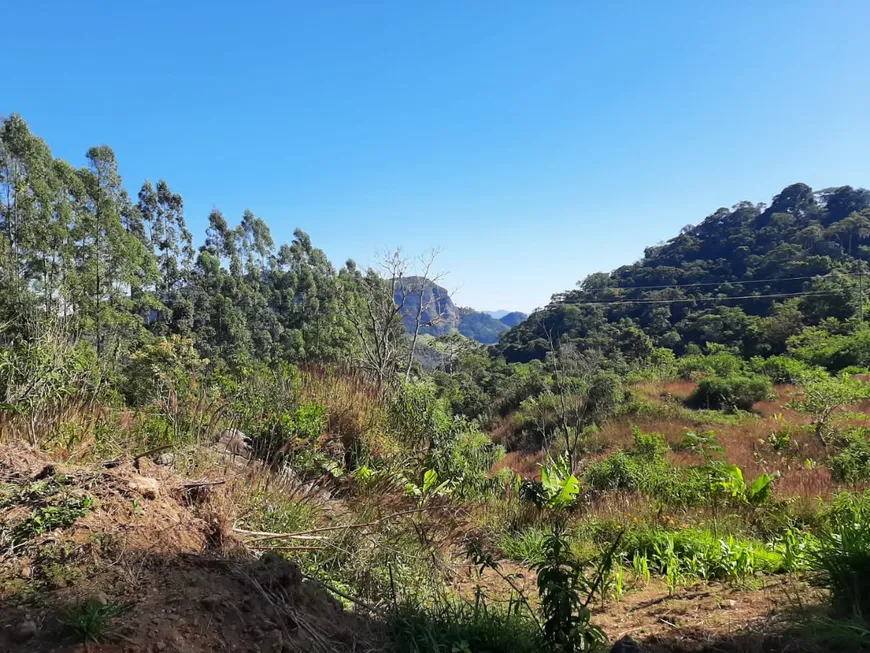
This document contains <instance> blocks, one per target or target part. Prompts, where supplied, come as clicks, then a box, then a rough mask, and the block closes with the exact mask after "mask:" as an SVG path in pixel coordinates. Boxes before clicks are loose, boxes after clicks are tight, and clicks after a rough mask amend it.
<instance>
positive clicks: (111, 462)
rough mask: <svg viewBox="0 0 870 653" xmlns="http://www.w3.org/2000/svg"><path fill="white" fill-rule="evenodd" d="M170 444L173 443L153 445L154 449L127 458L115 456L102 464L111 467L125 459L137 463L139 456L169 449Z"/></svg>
mask: <svg viewBox="0 0 870 653" xmlns="http://www.w3.org/2000/svg"><path fill="white" fill-rule="evenodd" d="M172 446H173V445H171V444H164V445H163V446H161V447H155V448H154V449H149V450H148V451H143V452H142V453H137V454H135V455H134V456H131V457H129V458H115V459H114V460H107V461H105V462H104V463H102V466H103V467H105V468H106V469H112V468H113V467H119V466H121V465H123V464H124V463H125V462H127V461H133V462H134V463H138V462H139V459H140V458H144V457H145V456H151V455H153V454H155V453H160V452H161V451H165V450H166V449H171V448H172Z"/></svg>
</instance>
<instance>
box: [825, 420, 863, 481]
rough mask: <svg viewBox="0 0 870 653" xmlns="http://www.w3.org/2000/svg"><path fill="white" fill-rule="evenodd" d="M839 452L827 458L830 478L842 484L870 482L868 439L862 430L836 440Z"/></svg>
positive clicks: (845, 434)
mask: <svg viewBox="0 0 870 653" xmlns="http://www.w3.org/2000/svg"><path fill="white" fill-rule="evenodd" d="M837 444H838V445H839V446H840V447H841V449H840V451H839V452H838V453H836V454H834V455H833V456H830V457H829V458H828V467H830V469H831V476H832V477H833V478H834V479H835V480H837V481H841V482H843V483H859V482H862V481H868V480H870V439H868V438H867V435H866V433H865V431H864V429H854V430H852V431H848V432H846V433H844V434H841V435H840V436H839V437H838V438H837Z"/></svg>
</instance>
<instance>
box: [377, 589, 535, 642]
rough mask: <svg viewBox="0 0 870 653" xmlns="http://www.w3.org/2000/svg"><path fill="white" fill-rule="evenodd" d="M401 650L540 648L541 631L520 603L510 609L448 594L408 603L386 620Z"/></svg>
mask: <svg viewBox="0 0 870 653" xmlns="http://www.w3.org/2000/svg"><path fill="white" fill-rule="evenodd" d="M387 630H388V636H389V638H390V640H391V641H392V644H393V650H395V651H396V652H397V653H471V652H474V651H489V652H490V653H536V652H537V651H539V650H541V649H540V648H539V637H538V631H537V628H536V626H535V623H534V621H533V620H532V619H531V617H529V616H527V614H526V613H525V611H524V610H522V609H520V605H519V604H518V603H512V604H510V605H509V606H508V607H507V608H506V609H505V608H498V607H493V606H488V605H486V603H485V601H484V600H483V599H480V600H479V601H477V602H475V603H474V604H468V603H465V602H463V601H459V600H455V599H453V600H451V599H444V600H440V601H438V602H436V603H435V604H434V605H428V606H423V605H420V604H416V603H405V604H402V605H400V606H399V608H398V610H396V611H395V612H394V613H393V614H392V615H390V617H389V618H388V621H387Z"/></svg>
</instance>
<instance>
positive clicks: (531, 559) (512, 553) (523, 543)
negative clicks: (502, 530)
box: [498, 527, 548, 565]
mask: <svg viewBox="0 0 870 653" xmlns="http://www.w3.org/2000/svg"><path fill="white" fill-rule="evenodd" d="M547 535H548V533H547V531H545V530H543V529H541V528H535V527H532V528H526V529H524V530H521V531H517V532H514V533H506V534H505V535H502V536H501V537H500V538H499V540H498V548H499V549H500V550H501V552H502V553H503V554H504V555H505V556H506V557H508V558H510V559H511V560H515V561H517V562H520V563H522V564H526V565H535V564H538V563H539V562H541V561H543V559H544V545H545V543H546V540H547Z"/></svg>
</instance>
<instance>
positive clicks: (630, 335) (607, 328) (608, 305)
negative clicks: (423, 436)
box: [498, 184, 870, 364]
mask: <svg viewBox="0 0 870 653" xmlns="http://www.w3.org/2000/svg"><path fill="white" fill-rule="evenodd" d="M868 239H870V191H867V190H865V189H854V188H852V187H850V186H842V187H838V188H827V189H824V190H821V191H817V192H814V191H813V190H812V189H811V188H810V187H809V186H807V185H806V184H793V185H791V186H788V187H787V188H785V189H783V190H782V191H781V192H780V193H779V194H777V195H776V196H775V197H774V198H773V201H772V202H771V203H770V206H765V205H763V204H753V203H751V202H745V201H744V202H740V203H738V204H736V205H734V207H733V208H731V209H727V208H721V209H719V210H717V211H715V212H714V213H712V214H711V215H709V216H707V217H706V218H705V219H704V220H703V221H702V222H701V223H700V224H698V225H697V226H691V225H690V226H686V227H684V228H683V229H682V230H681V232H680V234H679V235H678V236H676V237H675V238H672V239H671V240H669V241H667V242H666V243H663V244H661V245H656V246H653V247H649V248H647V249H646V251H645V252H644V256H643V258H642V259H641V260H640V261H638V262H637V263H634V264H632V265H625V266H622V267H620V268H617V269H616V270H614V271H613V272H611V273H609V274H608V273H597V274H592V275H590V276H588V277H586V279H584V280H583V281H582V282H581V283H579V284H578V288H577V289H575V290H570V291H567V292H564V293H560V294H558V295H555V296H554V297H553V300H552V302H551V304H550V305H549V306H548V307H547V308H546V309H544V310H542V311H538V312H537V313H535V314H534V315H533V316H532V317H531V318H530V319H528V320H526V321H524V322H522V323H521V324H519V325H518V326H516V327H515V328H513V329H512V330H511V331H510V332H508V333H506V334H504V335H503V336H502V338H501V343H500V345H499V347H498V349H499V352H500V353H502V354H503V355H504V356H505V358H506V359H507V360H508V361H529V360H532V359H542V358H543V357H544V355H545V353H546V352H547V351H548V348H549V342H550V340H552V339H568V340H571V341H572V342H575V343H576V344H578V345H580V346H583V347H588V348H592V349H597V350H600V351H602V352H605V353H606V354H607V355H608V356H623V357H627V358H631V357H632V356H635V355H637V354H638V353H641V352H643V351H646V350H649V348H650V347H666V348H668V349H671V350H673V351H674V352H676V353H677V354H682V353H685V352H694V351H698V348H699V347H704V346H705V345H708V344H718V345H723V346H725V347H729V348H734V349H736V350H738V351H739V352H740V353H741V354H743V355H745V356H752V355H772V354H781V353H784V352H785V351H786V349H787V347H788V345H787V341H788V339H789V338H790V337H792V336H795V335H797V334H798V333H800V332H801V330H802V329H803V328H804V327H805V326H815V327H820V326H821V328H824V325H825V324H826V320H828V319H829V318H833V319H835V320H837V321H838V322H842V321H844V320H848V319H850V318H853V317H860V316H859V313H860V306H861V300H862V289H861V285H862V274H864V273H865V271H866V262H867V261H868V260H870V246H868V245H867V244H866V243H867V242H868ZM842 328H845V327H843V326H842V325H841V326H838V327H836V328H835V330H836V329H842ZM641 332H642V333H641ZM867 362H870V361H867V360H863V359H862V360H861V361H857V360H856V361H854V363H855V364H858V363H860V364H866V363H867Z"/></svg>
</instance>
